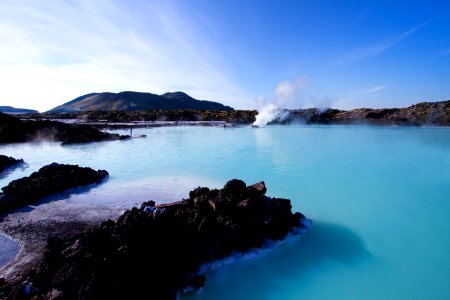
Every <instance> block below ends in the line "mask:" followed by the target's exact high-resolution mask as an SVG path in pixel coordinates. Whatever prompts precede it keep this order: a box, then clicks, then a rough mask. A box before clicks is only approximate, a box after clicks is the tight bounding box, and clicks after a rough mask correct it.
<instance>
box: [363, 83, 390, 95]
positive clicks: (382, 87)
mask: <svg viewBox="0 0 450 300" xmlns="http://www.w3.org/2000/svg"><path fill="white" fill-rule="evenodd" d="M386 88H387V87H386V86H385V85H377V86H375V87H372V88H369V89H360V90H359V91H358V92H356V94H357V95H373V94H378V93H380V92H382V91H384V90H385V89H386Z"/></svg>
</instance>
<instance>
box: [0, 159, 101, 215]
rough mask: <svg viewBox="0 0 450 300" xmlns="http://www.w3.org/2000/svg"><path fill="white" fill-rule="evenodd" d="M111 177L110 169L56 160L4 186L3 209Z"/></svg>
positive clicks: (13, 207)
mask: <svg viewBox="0 0 450 300" xmlns="http://www.w3.org/2000/svg"><path fill="white" fill-rule="evenodd" d="M107 176H108V172H106V171H104V170H98V171H95V170H93V169H91V168H83V167H79V166H77V165H64V164H57V163H52V164H50V165H47V166H45V167H42V168H40V169H39V171H37V172H34V173H32V174H31V175H30V176H28V177H23V178H20V179H17V180H13V181H11V182H10V183H9V184H8V185H7V186H5V187H3V188H2V190H3V193H0V212H7V211H9V210H12V209H15V208H18V207H21V206H24V205H27V204H30V203H33V202H35V201H37V200H39V199H41V198H43V197H45V196H50V195H52V194H55V193H59V192H63V191H65V190H68V189H71V188H75V187H79V186H83V185H88V184H93V183H100V182H101V181H102V180H103V179H105V178H106V177H107Z"/></svg>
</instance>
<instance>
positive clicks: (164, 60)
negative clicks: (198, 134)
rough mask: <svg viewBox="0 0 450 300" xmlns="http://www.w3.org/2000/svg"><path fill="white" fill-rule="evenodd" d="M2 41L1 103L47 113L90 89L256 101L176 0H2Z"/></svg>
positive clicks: (230, 101) (235, 103) (231, 102)
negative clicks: (179, 92)
mask: <svg viewBox="0 0 450 300" xmlns="http://www.w3.org/2000/svg"><path fill="white" fill-rule="evenodd" d="M0 39H1V40H2V43H0V80H1V81H2V89H1V92H0V104H5V105H13V106H22V107H29V108H37V109H39V110H41V111H42V110H47V109H50V108H52V107H54V106H57V105H59V104H62V103H63V102H66V101H68V100H71V99H73V98H75V97H77V96H80V95H82V94H85V93H90V92H102V91H111V92H119V91H122V90H136V91H146V92H153V93H163V92H166V91H174V90H179V89H181V90H183V91H185V92H187V93H189V94H191V95H192V96H193V97H197V98H201V99H209V100H216V101H221V102H223V103H225V104H227V105H231V106H235V107H236V106H238V107H239V106H246V105H247V106H249V105H250V104H249V103H250V102H251V98H250V97H249V96H248V95H247V94H246V93H245V92H244V91H242V90H241V89H240V88H239V87H238V86H237V85H236V84H235V83H234V81H233V78H232V77H231V76H230V75H229V72H228V69H227V67H226V63H225V62H224V61H223V58H222V57H221V56H220V52H219V50H218V49H216V48H215V47H214V45H210V44H208V43H207V41H206V39H205V38H203V36H202V32H201V31H200V30H199V28H198V26H196V25H195V22H192V20H191V19H190V18H188V16H184V15H183V14H181V13H180V12H179V11H178V10H177V8H176V7H174V6H172V5H170V3H169V2H143V3H135V2H133V5H130V6H128V7H125V6H124V4H121V5H119V4H116V3H115V2H111V1H101V0H98V1H87V0H84V1H76V2H66V1H45V0H41V1H16V0H3V1H1V2H0ZM245 101H247V104H246V102H245Z"/></svg>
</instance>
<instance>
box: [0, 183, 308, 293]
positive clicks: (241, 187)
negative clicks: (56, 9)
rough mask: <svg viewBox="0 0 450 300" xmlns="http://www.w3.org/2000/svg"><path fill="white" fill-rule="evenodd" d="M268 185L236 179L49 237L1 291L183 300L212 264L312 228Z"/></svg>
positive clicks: (146, 204)
mask: <svg viewBox="0 0 450 300" xmlns="http://www.w3.org/2000/svg"><path fill="white" fill-rule="evenodd" d="M265 193H266V187H265V184H264V183H263V182H260V183H258V184H255V185H251V186H246V184H245V183H244V182H243V181H240V180H236V179H234V180H231V181H229V182H228V183H227V184H226V185H225V186H224V187H223V188H222V189H220V190H217V189H213V190H210V189H208V188H200V187H199V188H197V189H195V190H193V191H191V192H190V193H189V198H188V199H183V200H181V201H179V202H177V203H173V204H170V205H159V206H155V203H154V202H153V201H148V202H145V203H143V204H142V206H141V207H140V208H139V209H138V208H133V209H131V210H129V211H126V212H125V213H124V214H123V215H122V216H120V217H119V218H118V219H117V220H116V221H112V220H108V221H106V222H103V223H102V224H101V225H100V226H93V227H90V229H88V230H85V231H84V232H81V233H80V227H81V226H73V229H71V228H70V227H69V228H67V232H66V236H61V235H59V236H58V237H54V238H49V240H48V243H47V246H46V248H47V251H46V253H45V255H44V257H43V258H42V260H41V261H40V262H39V263H37V264H35V266H34V267H33V268H32V270H31V271H30V272H27V273H24V274H21V275H20V276H11V277H10V278H7V280H6V281H4V282H3V284H2V286H1V287H0V295H1V297H3V298H8V299H63V298H64V299H80V298H82V299H105V298H112V299H120V298H122V299H128V298H129V299H142V298H152V299H176V297H177V294H178V293H179V291H180V290H181V289H182V288H184V287H187V286H191V287H193V288H194V289H195V288H199V287H200V286H202V285H203V284H204V282H205V279H206V278H205V276H204V274H201V273H199V270H200V267H201V266H202V265H204V264H205V263H208V262H211V261H215V260H218V259H222V258H224V257H227V256H229V255H230V254H232V253H234V252H236V251H238V252H247V251H249V250H251V249H255V248H259V247H261V246H263V245H264V243H265V242H266V241H267V240H275V241H276V240H281V239H283V238H285V237H286V236H287V235H288V234H289V233H292V232H295V231H296V229H298V228H302V227H305V226H307V225H306V224H307V223H306V222H305V220H306V218H305V217H304V216H303V215H302V214H300V213H295V214H293V213H292V212H291V204H290V201H289V200H287V199H281V198H269V197H267V196H266V195H265Z"/></svg>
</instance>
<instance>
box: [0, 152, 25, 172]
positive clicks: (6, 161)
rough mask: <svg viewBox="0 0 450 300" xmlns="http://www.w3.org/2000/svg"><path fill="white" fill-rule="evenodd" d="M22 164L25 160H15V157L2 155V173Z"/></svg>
mask: <svg viewBox="0 0 450 300" xmlns="http://www.w3.org/2000/svg"><path fill="white" fill-rule="evenodd" d="M22 163H23V159H15V158H14V157H9V156H6V155H0V173H2V172H3V171H5V170H6V169H7V168H11V167H14V166H18V165H20V164H22Z"/></svg>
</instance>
